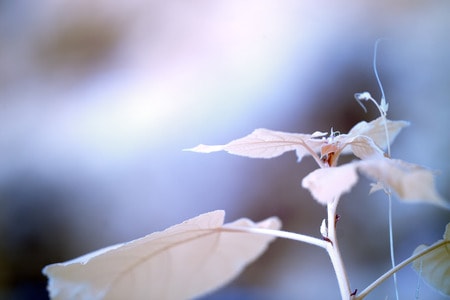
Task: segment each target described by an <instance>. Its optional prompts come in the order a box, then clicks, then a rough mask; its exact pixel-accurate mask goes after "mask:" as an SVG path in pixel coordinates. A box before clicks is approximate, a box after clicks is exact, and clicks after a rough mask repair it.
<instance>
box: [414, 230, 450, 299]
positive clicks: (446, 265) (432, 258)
mask: <svg viewBox="0 0 450 300" xmlns="http://www.w3.org/2000/svg"><path fill="white" fill-rule="evenodd" d="M441 241H442V240H441ZM443 241H446V242H447V243H445V244H444V245H443V246H441V247H439V248H437V249H435V250H433V251H432V252H430V253H428V254H426V255H424V256H423V257H421V258H419V259H417V260H415V261H414V263H413V268H414V269H415V270H416V271H417V272H418V273H419V274H420V276H422V277H423V279H424V280H425V281H426V282H427V283H428V284H429V285H431V286H432V287H434V288H435V289H437V290H439V291H440V292H442V293H444V294H445V295H447V296H450V223H448V224H447V226H446V228H445V233H444V239H443ZM439 242H440V241H439ZM427 248H428V246H426V245H420V246H419V247H417V248H416V250H414V254H417V253H419V252H422V251H423V250H425V249H427ZM414 254H413V255H414Z"/></svg>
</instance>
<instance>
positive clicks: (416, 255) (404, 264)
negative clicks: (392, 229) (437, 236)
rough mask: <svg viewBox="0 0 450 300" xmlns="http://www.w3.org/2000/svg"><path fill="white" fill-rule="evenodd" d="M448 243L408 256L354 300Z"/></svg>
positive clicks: (445, 241) (360, 298)
mask: <svg viewBox="0 0 450 300" xmlns="http://www.w3.org/2000/svg"><path fill="white" fill-rule="evenodd" d="M448 243H450V240H440V241H438V242H437V243H435V244H433V245H431V246H429V247H427V248H426V249H424V250H422V251H420V252H418V253H416V254H414V255H412V256H410V257H409V258H407V259H405V260H404V261H402V262H401V263H399V264H398V265H397V266H396V267H395V268H392V269H390V270H389V271H387V272H386V273H384V274H383V275H382V276H380V277H379V278H378V279H377V280H375V281H374V282H372V284H370V285H369V286H368V287H366V288H365V289H364V290H363V291H362V292H361V293H360V294H359V295H358V296H356V297H355V300H362V299H364V297H365V296H367V295H368V294H369V293H370V292H372V290H373V289H375V288H376V287H377V286H379V285H380V284H382V283H383V282H384V281H385V280H386V279H388V278H389V277H391V276H392V275H393V274H395V273H397V272H398V271H400V269H402V268H404V267H405V266H407V265H409V264H410V263H412V262H413V261H415V260H416V259H418V258H420V257H422V256H424V255H425V254H428V253H430V252H432V251H434V250H436V249H438V248H440V247H442V246H444V245H445V244H448Z"/></svg>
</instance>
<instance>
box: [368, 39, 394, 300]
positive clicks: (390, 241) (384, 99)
mask: <svg viewBox="0 0 450 300" xmlns="http://www.w3.org/2000/svg"><path fill="white" fill-rule="evenodd" d="M382 40H383V39H378V40H377V41H376V42H375V49H374V54H373V71H374V73H375V77H376V79H377V82H378V86H379V87H380V90H381V105H384V104H385V103H386V98H385V95H384V89H383V85H382V84H381V80H380V76H378V70H377V54H378V44H379V43H380V42H381V41H382ZM381 110H382V111H383V113H382V116H383V119H384V130H385V133H386V141H387V154H388V157H391V147H390V139H389V131H388V129H387V121H386V111H385V110H384V108H383V109H381ZM388 198H389V212H388V214H389V250H390V255H391V264H392V267H393V268H394V267H395V256H394V233H393V230H392V227H393V226H392V223H393V222H392V196H391V193H390V190H389V191H388ZM393 279H394V287H395V298H396V299H397V300H399V295H398V284H397V274H396V273H394V275H393Z"/></svg>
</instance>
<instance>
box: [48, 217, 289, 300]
mask: <svg viewBox="0 0 450 300" xmlns="http://www.w3.org/2000/svg"><path fill="white" fill-rule="evenodd" d="M223 220H224V212H223V211H213V212H210V213H206V214H203V215H200V216H198V217H195V218H193V219H190V220H188V221H185V222H183V223H181V224H178V225H175V226H173V227H170V228H168V229H166V230H164V231H162V232H155V233H152V234H150V235H148V236H145V237H143V238H140V239H137V240H133V241H131V242H128V243H124V244H120V245H115V246H111V247H108V248H105V249H102V250H99V251H96V252H93V253H90V254H87V255H85V256H81V257H79V258H76V259H74V260H71V261H67V262H64V263H58V264H53V265H49V266H46V267H45V268H44V269H43V273H44V274H45V275H47V276H48V278H49V283H48V290H49V293H50V296H51V298H52V299H187V298H192V297H196V296H198V295H201V294H204V293H207V292H209V291H211V290H214V289H216V288H218V287H220V286H222V285H224V284H226V283H228V282H229V281H231V280H232V279H233V278H235V277H236V276H237V275H238V274H239V273H240V272H241V271H242V270H243V268H244V267H245V266H246V265H247V264H249V263H250V262H252V261H253V260H255V259H256V258H257V257H258V256H259V255H261V254H262V253H263V252H264V250H265V249H266V248H267V246H268V243H270V242H271V241H272V240H273V239H274V237H272V236H267V235H260V234H254V233H244V232H237V231H230V230H225V229H223V228H222V225H223ZM232 225H237V226H241V227H242V226H247V227H259V228H270V229H279V228H280V227H281V223H280V221H279V220H278V219H277V218H269V219H267V220H265V221H263V222H260V223H256V224H255V223H253V222H252V221H250V220H248V219H240V220H238V221H236V222H233V223H232Z"/></svg>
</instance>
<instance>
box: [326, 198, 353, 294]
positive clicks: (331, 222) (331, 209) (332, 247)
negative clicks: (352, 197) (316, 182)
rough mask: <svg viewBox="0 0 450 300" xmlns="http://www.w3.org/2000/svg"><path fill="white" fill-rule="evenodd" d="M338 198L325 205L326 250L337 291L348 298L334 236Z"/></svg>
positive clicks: (347, 287)
mask: <svg viewBox="0 0 450 300" xmlns="http://www.w3.org/2000/svg"><path fill="white" fill-rule="evenodd" d="M338 202H339V199H337V198H336V199H334V201H333V202H332V203H329V204H328V205H327V213H328V239H329V242H328V245H327V248H326V250H327V252H328V255H329V256H330V259H331V263H332V264H333V268H334V272H335V274H336V278H337V280H338V284H339V291H340V293H341V298H342V300H348V299H350V293H351V292H350V283H349V280H348V277H347V273H346V271H345V267H344V263H343V261H342V257H341V254H340V252H339V247H338V241H337V236H336V208H337V204H338Z"/></svg>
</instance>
